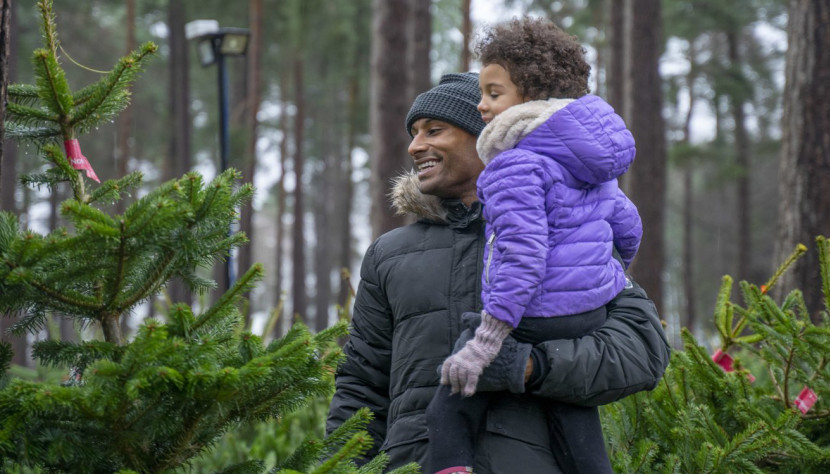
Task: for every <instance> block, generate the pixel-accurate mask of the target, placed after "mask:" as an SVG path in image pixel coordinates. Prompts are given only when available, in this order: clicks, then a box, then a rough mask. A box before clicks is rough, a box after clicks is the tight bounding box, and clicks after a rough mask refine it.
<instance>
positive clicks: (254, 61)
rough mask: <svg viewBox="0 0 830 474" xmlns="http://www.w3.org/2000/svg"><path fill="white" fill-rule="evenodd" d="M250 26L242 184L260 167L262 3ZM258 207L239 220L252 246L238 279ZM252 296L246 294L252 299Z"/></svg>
mask: <svg viewBox="0 0 830 474" xmlns="http://www.w3.org/2000/svg"><path fill="white" fill-rule="evenodd" d="M248 9H249V11H248V24H249V25H250V30H251V36H250V39H249V42H248V52H247V55H246V59H247V66H248V70H247V84H246V87H245V92H246V96H247V97H246V98H245V110H246V114H245V122H246V125H247V127H248V141H247V144H246V150H245V153H244V155H243V157H244V159H245V162H244V163H243V165H242V180H243V181H244V182H246V183H253V182H254V173H255V172H256V165H257V147H256V145H257V136H258V123H257V114H258V113H259V102H260V89H261V86H260V84H261V82H262V53H261V51H262V0H250V3H249V4H248ZM253 216H254V206H253V202H252V201H248V202H247V203H245V204H243V205H242V212H241V215H240V218H239V227H240V230H241V231H242V232H244V233H245V234H246V235H247V236H248V240H249V242H248V243H247V244H246V245H243V246H242V247H240V248H239V254H238V255H239V258H238V260H237V265H238V267H237V271H236V274H237V275H242V274H243V273H245V272H246V271H248V269H249V268H251V265H253V263H254V262H253V256H252V252H253V247H254V225H253ZM249 296H250V295H249V294H246V295H245V297H246V298H248V297H249ZM250 324H251V306H250V305H248V311H247V312H246V313H245V327H250Z"/></svg>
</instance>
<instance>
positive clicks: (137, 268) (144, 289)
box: [0, 0, 411, 473]
mask: <svg viewBox="0 0 830 474" xmlns="http://www.w3.org/2000/svg"><path fill="white" fill-rule="evenodd" d="M38 8H39V9H40V11H41V14H42V19H43V21H42V24H41V29H42V33H43V39H44V48H42V49H38V50H36V51H35V52H34V55H33V66H34V71H35V76H36V78H37V79H36V84H34V85H13V86H11V87H10V88H9V104H8V109H7V111H8V128H7V130H8V131H9V134H10V135H11V136H14V137H16V138H18V139H20V140H23V141H26V142H29V143H32V144H34V145H35V146H36V147H37V149H38V155H39V156H41V157H43V158H44V159H45V160H46V161H47V162H48V163H49V165H50V166H49V168H48V169H47V170H46V171H44V172H42V173H40V174H35V175H31V176H26V177H24V178H23V179H22V180H21V181H22V182H23V183H24V184H26V185H46V186H48V187H49V188H54V187H56V186H59V185H64V184H68V185H69V187H70V188H71V189H72V195H73V197H72V198H71V199H69V200H67V201H66V202H64V203H63V204H62V205H61V207H60V212H61V213H62V214H63V216H64V217H65V218H66V219H67V220H68V221H69V222H70V223H71V227H70V228H67V229H57V230H55V231H53V232H51V233H49V234H48V235H40V234H38V233H35V232H32V231H29V230H26V229H22V228H20V225H19V222H18V221H17V219H16V217H15V216H14V215H13V214H10V213H0V313H12V312H17V313H20V314H22V318H21V320H20V322H19V323H18V324H16V326H14V328H13V329H14V330H15V331H16V332H18V333H25V332H33V331H37V330H39V329H40V328H42V327H43V326H44V325H46V324H47V321H48V320H49V318H50V317H51V315H53V314H56V313H59V314H61V315H62V316H63V317H68V318H72V319H74V320H76V321H78V322H79V323H80V324H82V325H84V326H86V327H92V328H100V329H101V332H102V333H103V340H87V341H82V342H80V343H71V342H65V341H41V342H39V343H36V344H35V346H34V349H33V355H34V357H35V358H36V359H38V361H39V362H40V363H42V364H46V365H51V366H56V367H62V368H65V369H66V370H70V375H71V376H70V377H69V379H68V380H67V381H66V382H65V383H63V384H60V385H58V384H50V383H41V382H31V381H24V380H20V379H9V378H8V377H7V376H6V371H7V369H8V367H9V361H10V360H11V353H10V349H9V346H8V345H0V369H2V375H3V378H2V381H0V384H2V385H0V388H2V390H0V470H2V469H3V468H8V467H11V466H24V467H34V468H38V469H44V470H47V471H50V472H51V471H56V472H63V471H66V472H70V471H71V472H142V473H144V472H148V473H149V472H163V471H169V470H172V469H176V468H179V467H182V466H184V465H187V463H188V460H190V459H192V458H193V457H194V456H196V455H198V454H199V453H202V452H204V451H205V450H207V449H211V447H212V444H213V443H215V441H216V440H217V439H218V437H219V436H220V435H221V434H222V433H224V432H226V431H228V430H232V429H234V428H235V427H238V426H239V425H240V424H244V423H250V422H254V421H261V420H279V418H280V417H281V416H282V415H283V414H285V413H288V412H290V411H292V410H295V409H297V408H299V407H302V406H303V405H304V404H306V403H308V401H309V400H311V399H313V398H314V397H319V396H324V395H326V394H328V393H330V391H331V390H332V386H333V384H332V375H331V374H332V372H333V370H334V369H333V368H334V367H335V366H336V364H337V363H338V361H339V360H340V359H341V357H342V354H341V352H340V350H339V347H338V346H337V344H336V341H337V339H338V338H340V337H343V336H344V335H345V334H346V326H345V323H340V324H337V325H335V326H333V327H332V328H330V329H328V330H326V331H323V332H320V333H318V334H311V333H310V332H309V330H308V329H307V328H306V327H305V326H303V325H299V324H298V325H295V326H294V327H293V328H292V329H291V331H290V332H289V333H288V334H287V335H286V336H285V337H284V338H282V339H279V340H276V341H273V342H271V343H270V344H267V345H266V344H265V343H264V341H263V340H262V338H260V337H258V336H256V335H253V334H251V333H249V332H246V331H244V330H243V327H242V325H243V318H242V317H241V314H240V311H239V309H238V306H239V304H240V295H242V294H243V293H245V292H246V291H249V290H250V289H251V287H252V286H253V285H254V284H255V283H256V282H257V281H258V279H260V278H261V277H262V274H263V269H262V267H261V265H254V266H253V267H252V268H251V269H250V270H248V271H247V272H246V273H245V274H244V275H243V276H242V277H241V278H240V279H239V280H238V281H237V282H236V283H235V284H234V286H233V287H232V288H230V289H229V290H228V291H227V292H226V293H225V294H224V295H222V296H221V297H220V298H219V300H218V301H217V302H216V303H215V304H214V305H213V306H211V307H209V308H206V309H205V310H204V311H203V312H201V313H198V314H196V313H194V312H193V310H192V308H190V307H189V306H187V305H183V304H179V305H174V306H173V307H172V308H171V310H170V311H169V314H167V315H166V320H165V321H164V322H162V321H159V320H147V321H144V322H143V323H142V324H141V325H140V327H139V329H138V333H137V335H136V336H135V338H134V339H133V340H131V341H126V340H125V338H124V337H123V335H122V334H121V327H122V323H123V320H124V319H125V318H129V317H130V316H132V315H133V311H134V309H135V308H136V306H137V305H139V304H140V303H141V302H143V301H146V300H147V299H149V298H150V297H152V296H154V295H155V294H156V293H157V292H158V291H159V290H160V289H161V288H162V287H163V286H164V285H165V284H166V282H167V281H169V279H170V278H171V277H173V276H178V277H181V278H182V279H183V280H184V281H185V282H187V283H188V284H189V285H190V287H191V288H192V289H193V290H194V291H204V290H206V289H208V288H211V287H213V286H214V282H212V281H210V280H206V279H203V278H201V277H199V276H198V273H197V271H198V270H199V268H200V267H206V266H210V265H211V264H212V263H213V262H214V261H215V260H217V259H220V258H222V257H223V256H226V255H227V254H228V252H229V251H230V250H231V249H232V248H234V247H237V246H239V245H242V244H243V243H244V242H245V240H246V239H245V237H244V235H242V234H232V235H229V234H228V229H229V228H230V225H231V223H232V222H233V220H234V219H236V218H237V212H236V209H238V208H239V206H240V205H241V204H242V203H243V202H245V201H247V200H248V199H250V198H251V196H252V194H253V188H252V186H251V185H249V184H244V185H241V186H240V185H239V180H240V175H239V173H238V172H237V171H235V170H228V171H226V172H225V173H222V174H221V175H219V176H218V177H217V178H216V179H214V180H213V181H212V182H209V183H207V182H204V180H203V179H202V177H201V176H200V175H199V174H197V173H188V174H186V175H185V176H184V177H182V178H181V179H176V180H173V181H170V182H167V183H164V184H162V185H160V186H159V187H158V188H157V189H155V190H153V191H151V192H149V193H147V194H146V195H145V196H143V197H141V198H140V199H137V200H136V201H135V202H133V203H132V204H130V206H129V207H128V208H127V209H126V210H125V211H124V213H123V214H117V215H113V214H110V213H108V212H107V211H106V210H105V208H106V207H107V205H109V204H112V203H113V202H115V201H117V200H119V199H121V198H122V197H123V195H124V193H125V192H127V191H128V190H130V189H132V188H136V187H137V186H138V185H139V184H140V183H141V180H142V176H141V174H140V173H133V174H130V175H128V176H125V177H122V178H120V179H116V180H111V181H107V182H104V183H101V184H100V185H98V186H96V185H94V184H93V183H91V182H88V181H87V180H88V179H91V180H93V181H95V182H97V181H98V178H97V176H96V175H95V172H94V170H93V168H92V166H91V164H90V162H89V161H88V160H87V158H86V157H84V156H83V154H82V152H81V149H80V143H79V138H80V137H81V136H82V135H84V134H85V133H86V132H88V131H90V130H93V129H94V128H95V127H96V125H98V124H99V123H101V122H103V121H109V120H111V119H113V118H114V117H115V116H116V115H117V114H118V113H119V112H120V111H121V110H123V109H124V107H126V106H127V104H128V101H129V89H128V88H129V86H130V84H131V83H132V81H133V80H134V79H135V78H136V76H137V75H138V73H139V71H140V69H141V67H142V65H143V64H144V62H145V61H146V60H147V59H148V58H149V57H150V56H151V55H152V54H153V53H154V52H155V51H156V49H157V48H156V46H155V45H154V44H152V43H147V44H144V45H143V46H141V47H140V48H139V49H138V50H137V51H135V52H133V53H131V54H129V55H127V56H126V57H124V58H122V59H121V60H119V61H118V63H117V64H116V65H115V67H113V69H112V70H111V71H110V72H109V73H108V74H107V75H106V76H104V77H103V78H102V79H101V80H100V81H98V82H96V83H94V84H91V85H89V86H87V87H85V88H82V89H80V90H78V91H72V90H71V89H70V88H69V85H68V83H67V81H66V76H65V72H64V70H63V69H62V67H61V65H60V63H59V60H58V54H57V52H58V50H59V42H58V36H57V32H56V27H55V18H54V15H53V13H52V2H51V1H49V0H42V1H40V2H39V3H38ZM61 142H63V148H61V147H60V144H61ZM82 172H83V175H82ZM370 417H371V415H370V414H369V413H368V412H361V413H359V414H358V416H356V417H355V418H354V419H352V420H351V421H350V422H349V423H346V424H344V425H343V427H342V428H341V429H340V430H338V431H337V432H336V433H334V434H332V436H330V437H329V438H327V439H325V440H323V441H317V440H309V441H308V442H306V443H304V444H303V445H302V447H301V448H300V449H298V450H297V451H295V452H294V453H293V454H292V455H291V456H290V457H288V458H286V459H283V460H281V462H280V464H279V466H277V467H276V468H274V471H275V472H379V471H380V470H381V469H382V468H383V466H384V463H385V459H384V458H383V457H379V458H377V459H375V460H374V461H372V463H370V464H369V465H367V466H365V467H364V468H363V469H360V470H358V469H357V468H356V467H355V465H354V463H353V462H352V460H353V459H355V458H357V457H359V456H361V455H362V454H363V453H365V451H366V450H367V449H368V446H369V443H371V438H370V437H369V436H368V434H366V432H365V431H363V429H362V428H363V427H364V426H365V425H366V423H368V421H369V419H370ZM262 469H263V463H262V462H261V461H258V460H249V461H246V462H244V463H241V464H237V465H235V466H231V467H228V468H227V469H226V470H225V471H224V472H261V471H262ZM410 470H411V469H410Z"/></svg>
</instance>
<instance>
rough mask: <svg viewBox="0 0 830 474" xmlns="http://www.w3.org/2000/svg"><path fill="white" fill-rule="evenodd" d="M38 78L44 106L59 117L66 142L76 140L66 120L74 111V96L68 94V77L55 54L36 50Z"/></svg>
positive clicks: (35, 65)
mask: <svg viewBox="0 0 830 474" xmlns="http://www.w3.org/2000/svg"><path fill="white" fill-rule="evenodd" d="M32 62H33V63H34V67H35V76H36V77H37V85H38V91H39V94H40V99H41V100H42V101H43V104H44V105H45V106H46V107H47V108H49V109H50V110H51V111H52V112H54V113H55V114H56V115H57V117H58V120H57V122H58V124H59V125H60V126H61V130H62V131H63V137H64V139H65V140H69V139H70V138H75V137H74V136H73V135H72V134H71V131H70V130H68V129H67V128H66V125H68V124H67V123H66V120H67V118H68V116H69V114H70V112H71V111H72V95H71V94H69V93H68V91H69V85H68V84H67V83H66V76H65V75H64V72H63V69H61V67H60V65H59V64H58V61H57V58H56V56H55V54H54V53H52V54H50V53H49V51H47V50H45V49H36V50H35V53H34V58H33V60H32Z"/></svg>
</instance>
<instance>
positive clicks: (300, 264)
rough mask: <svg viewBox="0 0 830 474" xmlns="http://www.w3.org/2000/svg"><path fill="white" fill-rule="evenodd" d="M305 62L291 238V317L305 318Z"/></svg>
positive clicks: (299, 89) (297, 101)
mask: <svg viewBox="0 0 830 474" xmlns="http://www.w3.org/2000/svg"><path fill="white" fill-rule="evenodd" d="M303 94H304V92H303V60H302V59H301V58H299V57H297V58H295V59H294V106H295V107H296V110H297V112H296V114H297V115H296V116H295V117H294V225H293V227H292V232H291V234H292V235H291V237H292V239H291V240H292V244H291V254H292V258H291V262H292V265H291V267H292V275H293V276H292V278H291V304H292V306H293V309H292V310H291V312H290V313H288V314H290V315H291V316H292V317H294V318H300V320H303V318H304V317H305V315H306V305H307V296H306V286H305V277H306V270H305V232H304V231H303V220H304V215H305V212H304V206H303V200H304V199H303V167H304V166H305V163H304V162H305V159H304V157H303V134H304V132H305V124H304V123H303V122H304V121H305V98H304V97H303Z"/></svg>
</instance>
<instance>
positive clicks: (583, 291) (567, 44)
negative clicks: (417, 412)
mask: <svg viewBox="0 0 830 474" xmlns="http://www.w3.org/2000/svg"><path fill="white" fill-rule="evenodd" d="M477 51H478V53H479V56H480V59H481V62H482V65H483V68H482V70H481V72H480V74H479V85H480V88H481V94H482V98H481V102H480V103H479V105H478V110H479V112H480V113H481V116H482V118H483V119H484V122H485V123H487V126H486V127H485V128H484V130H483V131H482V133H481V136H480V137H479V139H478V143H477V149H478V153H479V156H480V157H481V159H482V160H483V161H484V163H485V164H486V167H485V169H484V171H483V172H482V173H481V175H480V177H479V178H478V197H479V199H480V200H481V202H482V203H483V204H484V211H483V212H484V218H485V221H486V230H485V231H486V235H487V237H488V239H487V246H486V247H485V249H484V272H483V275H482V304H483V308H484V309H483V311H482V312H481V323H480V324H479V325H478V327H477V328H476V329H475V332H474V336H473V337H472V338H471V339H470V338H469V337H468V339H469V340H467V341H466V344H463V341H459V343H458V344H456V349H458V348H459V347H461V345H462V344H463V347H461V349H460V350H458V352H456V353H455V354H453V355H452V356H450V357H449V358H448V359H447V360H446V361H445V362H444V364H443V365H442V368H441V383H442V385H441V387H440V388H439V390H438V391H437V392H436V394H435V397H434V398H433V400H432V402H431V403H430V406H429V408H428V409H427V420H428V423H429V430H430V443H429V447H430V448H429V449H430V460H431V461H430V462H431V467H432V470H433V471H435V472H440V473H442V474H445V473H451V472H471V468H470V467H469V466H472V464H473V457H474V446H475V439H474V438H475V435H476V433H478V432H480V429H481V428H482V423H483V420H484V418H485V414H486V410H487V405H488V404H489V403H490V402H491V394H494V392H479V393H476V385H477V382H478V378H479V376H480V374H481V373H482V371H483V370H484V368H485V367H487V366H488V365H489V364H490V363H491V362H492V361H493V359H494V358H495V357H496V355H497V354H498V353H499V350H500V348H501V346H502V343H503V341H504V340H505V338H507V337H508V336H510V335H512V336H513V337H515V338H516V339H518V340H520V341H522V342H530V343H538V342H541V341H545V340H550V339H568V338H576V337H580V336H583V335H585V334H587V333H589V332H591V331H593V330H594V329H596V328H598V327H599V326H601V325H602V323H603V322H604V321H605V317H606V313H605V304H606V303H608V302H609V301H611V300H612V299H613V298H614V296H615V295H616V294H617V293H619V292H620V291H621V290H622V289H623V287H624V286H625V284H626V283H625V282H626V277H625V272H624V269H623V266H622V265H621V264H620V262H618V261H617V260H616V259H615V258H614V256H613V251H614V249H616V250H617V252H618V253H619V255H620V256H621V258H622V262H623V264H624V265H625V266H626V267H627V266H628V265H629V264H630V263H631V260H632V259H633V258H634V255H635V254H636V252H637V248H638V247H639V244H640V238H641V236H642V223H641V221H640V217H639V215H638V214H637V210H636V208H635V206H634V205H633V204H632V203H631V201H629V200H628V198H627V197H626V196H625V195H624V194H623V193H622V191H621V190H620V189H619V187H618V186H617V177H618V176H620V175H621V174H623V173H624V172H625V171H626V170H627V169H628V167H629V166H630V165H631V162H632V161H633V160H634V154H635V149H634V139H633V137H632V135H631V133H630V132H629V131H628V130H627V129H626V127H625V123H624V122H623V120H622V119H621V118H620V117H619V116H618V115H617V114H615V113H614V110H613V109H612V108H611V106H609V105H608V104H607V103H605V102H604V101H603V100H602V99H600V98H599V97H596V96H591V95H586V94H587V93H588V75H589V72H590V67H589V66H588V64H587V62H586V61H585V58H584V50H583V48H582V46H581V45H580V44H579V42H578V41H577V39H576V38H575V37H573V36H570V35H568V34H567V33H565V32H564V31H562V30H561V29H559V28H557V27H556V26H555V25H553V24H552V23H550V22H549V21H546V20H542V19H529V18H526V19H522V20H513V21H510V22H508V23H506V24H502V25H499V26H497V27H495V28H494V29H492V30H491V31H489V32H488V33H487V34H486V35H485V37H484V39H483V40H482V42H481V43H480V44H479V46H478V48H477ZM468 334H469V332H468ZM462 339H463V335H462ZM459 392H460V393H459ZM474 394H475V395H474ZM492 396H495V395H492ZM548 418H549V419H548V421H549V426H550V427H551V442H552V444H553V446H552V450H553V452H554V455H555V456H556V459H557V461H558V462H559V464H560V466H561V467H562V469H563V471H564V472H566V473H572V472H590V473H605V472H608V473H610V472H613V471H612V470H611V465H610V462H609V460H608V456H607V454H606V452H605V445H604V441H603V437H602V427H601V426H600V424H599V417H598V412H597V409H596V408H595V407H593V408H586V407H576V406H572V405H567V404H562V403H554V402H551V403H550V410H549V413H548Z"/></svg>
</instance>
